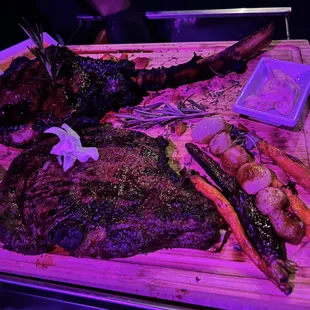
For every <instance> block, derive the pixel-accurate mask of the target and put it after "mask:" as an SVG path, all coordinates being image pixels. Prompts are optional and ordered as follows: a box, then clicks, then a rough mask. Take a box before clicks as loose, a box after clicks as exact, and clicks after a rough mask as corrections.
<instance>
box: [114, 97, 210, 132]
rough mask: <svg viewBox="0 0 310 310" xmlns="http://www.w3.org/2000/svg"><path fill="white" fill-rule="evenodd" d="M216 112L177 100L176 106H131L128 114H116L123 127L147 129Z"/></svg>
mask: <svg viewBox="0 0 310 310" xmlns="http://www.w3.org/2000/svg"><path fill="white" fill-rule="evenodd" d="M214 114H216V113H209V112H207V111H206V110H205V108H203V107H202V106H200V105H199V104H197V103H195V102H194V104H193V101H192V100H191V107H189V106H186V103H185V102H184V101H183V102H179V103H178V104H177V106H176V107H174V106H173V105H171V104H169V103H163V102H161V103H155V104H153V105H149V106H146V107H138V108H133V109H132V110H131V113H130V114H116V116H117V117H118V118H120V119H122V120H123V124H124V127H125V128H135V129H149V128H151V127H153V126H156V125H160V126H165V125H167V124H169V123H171V122H174V121H179V120H189V119H193V118H200V117H208V116H212V115H214Z"/></svg>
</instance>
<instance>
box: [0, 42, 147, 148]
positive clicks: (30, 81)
mask: <svg viewBox="0 0 310 310" xmlns="http://www.w3.org/2000/svg"><path fill="white" fill-rule="evenodd" d="M47 52H48V53H49V54H50V57H51V58H52V57H53V55H56V56H55V59H56V63H57V66H58V67H59V68H60V70H59V73H58V75H57V81H56V82H55V83H51V80H50V79H49V78H48V75H47V72H46V69H45V67H44V66H43V65H42V63H41V62H40V61H39V60H38V59H34V60H29V59H27V58H26V57H20V58H17V59H15V60H14V61H13V62H12V64H11V65H10V67H9V68H8V69H7V70H6V71H5V73H4V74H3V75H2V76H0V143H3V144H6V145H12V146H17V147H23V146H27V145H29V144H30V143H32V142H33V140H34V139H35V138H36V137H37V136H38V135H39V134H40V133H42V132H43V131H44V130H45V129H47V128H48V127H51V126H60V125H61V124H62V123H64V122H66V123H67V124H68V125H69V126H71V127H73V128H75V127H78V128H79V127H81V126H84V127H85V126H93V125H98V123H99V120H100V119H101V118H102V117H103V116H104V115H105V114H106V113H107V112H108V111H117V110H118V109H119V108H121V107H125V106H134V105H137V104H139V103H140V102H141V101H142V99H143V96H144V95H146V91H145V90H143V89H142V88H140V87H139V86H138V84H137V83H135V82H134V81H133V80H132V78H133V77H134V76H137V73H136V71H135V69H134V63H133V62H130V61H128V60H121V61H119V62H114V61H108V60H107V61H102V60H96V59H92V58H89V57H80V56H78V55H76V54H74V53H73V52H71V51H70V50H69V49H67V48H65V47H59V48H56V47H55V46H50V47H49V48H48V49H47Z"/></svg>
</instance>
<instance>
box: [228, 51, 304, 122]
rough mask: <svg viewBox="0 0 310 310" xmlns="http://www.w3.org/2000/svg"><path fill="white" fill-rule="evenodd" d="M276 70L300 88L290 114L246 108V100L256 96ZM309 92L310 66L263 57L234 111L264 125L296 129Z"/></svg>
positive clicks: (234, 106)
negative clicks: (270, 73)
mask: <svg viewBox="0 0 310 310" xmlns="http://www.w3.org/2000/svg"><path fill="white" fill-rule="evenodd" d="M276 69H278V70H280V71H282V72H283V73H285V74H286V75H288V76H290V77H292V78H293V79H294V80H295V81H296V83H297V84H298V86H299V94H298V97H297V99H296V100H295V103H294V107H293V109H292V111H291V112H290V114H289V115H282V114H280V113H279V112H277V111H276V110H275V109H273V110H270V111H267V112H265V111H259V110H256V109H254V108H250V107H246V106H244V101H245V99H246V98H247V97H248V96H250V95H253V94H255V93H256V92H257V91H258V90H259V89H260V88H261V87H262V86H263V85H264V84H265V83H266V82H267V79H268V76H269V72H270V71H271V70H276ZM309 91H310V66H308V65H303V64H298V63H294V62H289V61H283V60H277V59H273V58H267V57H263V58H262V59H261V60H260V62H259V63H258V65H257V66H256V68H255V70H254V72H253V74H252V76H251V78H250V79H249V81H248V82H247V84H246V85H245V87H244V88H243V90H242V92H241V94H240V96H239V97H238V99H237V101H236V102H235V104H234V105H233V108H232V109H233V111H234V112H237V113H240V114H242V115H246V116H248V117H249V118H252V119H254V120H257V121H260V122H263V123H267V124H271V125H275V126H286V127H295V126H296V125H297V123H298V120H299V118H300V116H301V114H302V111H303V109H304V106H305V103H306V102H307V99H308V95H309Z"/></svg>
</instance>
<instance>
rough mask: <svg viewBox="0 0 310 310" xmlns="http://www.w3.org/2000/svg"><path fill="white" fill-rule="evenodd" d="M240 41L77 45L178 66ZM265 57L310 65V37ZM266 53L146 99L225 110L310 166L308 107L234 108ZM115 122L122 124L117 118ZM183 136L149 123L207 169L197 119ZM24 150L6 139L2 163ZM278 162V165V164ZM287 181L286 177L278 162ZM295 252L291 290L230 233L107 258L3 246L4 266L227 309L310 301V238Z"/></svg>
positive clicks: (179, 160)
mask: <svg viewBox="0 0 310 310" xmlns="http://www.w3.org/2000/svg"><path fill="white" fill-rule="evenodd" d="M232 43H233V42H213V43H212V42H208V43H166V44H147V45H113V46H112V45H111V46H109V45H107V46H104V45H93V46H70V48H71V49H72V50H73V51H75V52H77V53H79V54H81V55H86V56H91V57H95V58H100V57H102V56H103V55H104V54H106V53H108V54H111V55H116V56H119V55H121V54H122V53H123V52H126V53H128V55H129V58H130V59H134V58H136V57H148V58H149V59H150V62H149V67H152V66H153V67H156V66H160V65H164V66H171V65H175V64H178V63H182V62H185V61H188V60H189V59H190V58H191V57H192V56H193V52H196V53H197V54H199V55H203V56H207V55H210V54H212V53H215V52H217V51H220V50H222V49H223V48H225V47H227V46H229V45H231V44H232ZM263 56H267V57H274V58H277V59H281V60H287V61H294V62H297V63H305V64H310V47H309V43H308V42H307V41H303V40H298V41H281V42H280V41H274V42H273V43H272V45H271V46H270V47H268V49H267V50H266V51H265V52H264V54H263ZM258 61H259V57H258V58H256V59H254V60H252V61H251V62H250V63H249V67H248V70H247V72H246V73H245V74H243V75H237V74H229V75H228V76H226V77H225V78H218V77H216V78H214V79H212V80H210V81H203V82H198V83H194V84H192V85H185V86H182V87H179V88H178V89H175V90H172V89H167V90H165V91H160V92H157V93H151V94H150V95H149V97H147V98H145V100H144V102H143V103H141V105H146V104H151V103H156V102H169V103H171V104H175V103H176V102H178V101H180V100H184V99H186V98H187V97H188V96H191V99H193V100H195V101H196V102H198V103H200V104H203V105H205V106H207V107H208V108H209V111H210V112H217V113H220V114H222V115H224V116H225V118H226V120H227V121H228V122H230V123H233V124H237V123H238V122H240V123H242V124H244V125H246V126H248V127H249V128H251V129H254V130H255V131H256V132H257V133H258V134H259V135H260V136H262V137H264V138H265V139H266V140H268V141H269V142H270V143H272V144H273V145H275V146H277V147H279V148H281V149H282V150H284V151H286V152H288V153H289V154H291V155H293V156H296V157H298V158H299V159H300V160H302V161H303V162H304V163H305V164H306V165H309V147H310V146H309V143H310V138H309V134H310V118H307V113H308V106H307V107H306V108H305V111H304V113H303V116H302V120H301V122H300V124H299V125H298V126H297V128H295V129H294V130H286V129H283V128H277V127H273V126H269V125H265V124H261V123H258V122H255V121H251V120H247V119H244V118H242V117H239V116H238V115H237V114H235V113H233V112H232V110H231V107H232V105H233V103H234V102H235V100H236V98H237V96H238V95H239V93H240V91H241V90H242V87H243V86H244V85H245V83H246V82H247V80H248V78H249V77H250V75H251V73H252V72H253V70H254V68H255V66H256V64H257V63H258ZM108 120H109V121H113V122H114V123H115V126H118V125H119V123H118V122H117V121H115V119H114V118H113V117H112V118H110V119H108ZM195 122H197V120H195V121H192V122H189V125H188V129H187V131H186V132H185V134H184V135H182V136H181V137H179V136H177V135H176V134H175V133H171V131H170V129H169V128H168V127H166V128H154V129H152V130H148V131H147V133H148V134H149V135H151V136H157V135H159V134H161V135H163V136H165V137H167V138H168V139H169V140H170V141H171V144H170V147H169V150H168V151H169V156H170V158H171V165H172V166H173V167H174V168H176V169H177V168H182V167H183V166H184V165H186V166H190V167H191V168H193V169H196V170H198V171H200V172H201V173H202V171H201V169H200V168H199V167H198V166H197V165H196V164H195V163H194V162H193V161H192V160H191V157H190V156H189V155H188V154H187V152H186V150H185V148H184V144H185V143H186V142H188V141H190V140H191V138H190V133H191V127H192V124H194V123H195ZM19 152H20V150H17V149H14V148H6V147H4V146H0V164H1V165H3V166H4V167H5V168H8V166H9V165H10V162H11V161H12V159H13V158H14V157H15V156H16V155H18V154H19ZM273 169H275V168H274V167H273ZM275 170H276V172H277V173H278V174H279V176H280V178H281V179H282V180H283V181H285V180H287V176H286V175H285V174H284V173H283V172H281V171H280V170H279V169H275ZM298 190H299V191H300V197H301V198H302V199H303V200H304V201H305V202H307V203H308V204H310V197H309V194H307V193H306V192H305V191H304V190H302V189H301V188H300V187H298ZM287 251H288V257H289V259H291V260H293V261H295V262H296V263H297V264H298V266H299V269H298V272H297V276H296V278H295V279H294V284H295V290H294V292H293V293H292V294H291V295H290V296H285V295H284V294H283V293H281V292H280V291H279V290H278V289H277V288H276V287H274V285H273V284H272V283H271V282H270V281H269V280H268V279H266V277H265V276H264V275H263V274H262V273H261V272H260V271H259V270H258V269H257V268H256V267H255V266H254V265H253V264H252V263H251V262H250V261H249V260H248V259H247V257H245V255H244V254H243V253H242V252H240V251H239V250H238V247H237V244H236V242H235V240H234V237H233V236H231V237H230V239H229V241H228V243H227V244H226V245H225V247H224V249H223V250H222V252H221V253H212V252H208V251H207V252H204V251H198V250H188V249H172V250H162V251H158V252H156V253H150V254H147V255H137V256H134V257H131V258H127V259H114V260H110V261H104V260H100V259H90V258H83V259H78V258H74V257H69V256H68V255H67V254H66V253H64V252H63V251H62V250H61V249H58V250H56V251H54V252H53V253H51V254H44V255H40V256H24V255H21V254H17V253H13V252H8V251H6V250H3V249H0V272H6V273H12V274H18V275H25V276H30V277H34V278H42V279H50V280H54V281H59V282H65V283H72V284H79V285H84V286H88V287H95V288H102V289H108V290H114V291H120V292H126V293H131V294H137V295H142V296H149V297H156V298H161V299H167V300H174V301H181V302H184V303H191V304H196V305H201V306H212V307H218V308H222V309H295V310H297V309H309V308H310V294H309V291H310V262H309V257H310V244H309V243H308V242H307V240H306V239H304V240H303V242H302V243H301V244H300V245H298V246H290V245H288V246H287Z"/></svg>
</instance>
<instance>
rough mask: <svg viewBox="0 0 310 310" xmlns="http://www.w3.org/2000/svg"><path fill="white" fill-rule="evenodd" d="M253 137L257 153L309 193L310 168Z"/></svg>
mask: <svg viewBox="0 0 310 310" xmlns="http://www.w3.org/2000/svg"><path fill="white" fill-rule="evenodd" d="M239 129H241V130H245V131H248V130H247V128H245V127H244V126H243V125H239ZM252 134H253V133H252ZM254 136H255V137H256V138H258V143H257V148H258V149H259V151H260V152H261V153H263V154H264V155H265V156H267V157H269V158H270V159H272V161H273V162H274V163H275V164H276V165H277V166H279V167H280V168H281V169H283V170H284V171H285V172H286V173H287V174H289V175H290V176H292V177H293V178H294V179H295V181H296V182H297V183H298V184H299V185H301V186H302V187H303V188H304V189H305V190H307V191H308V192H309V193H310V168H309V167H307V166H306V165H304V164H303V163H302V162H301V161H300V160H298V159H297V158H294V157H293V156H290V155H289V154H286V153H285V152H283V151H281V150H279V149H278V148H276V147H275V146H272V145H271V144H269V143H268V142H267V141H265V140H263V139H262V138H260V137H259V136H258V135H256V134H254Z"/></svg>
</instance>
